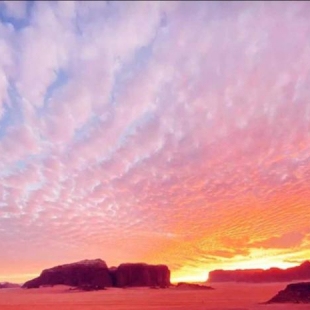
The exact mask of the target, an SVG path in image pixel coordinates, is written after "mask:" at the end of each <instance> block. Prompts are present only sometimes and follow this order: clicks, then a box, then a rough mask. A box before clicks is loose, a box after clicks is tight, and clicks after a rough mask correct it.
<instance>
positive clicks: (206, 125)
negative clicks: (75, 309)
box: [0, 1, 310, 276]
mask: <svg viewBox="0 0 310 310" xmlns="http://www.w3.org/2000/svg"><path fill="white" fill-rule="evenodd" d="M3 5H4V8H5V9H4V11H3V12H4V13H3V14H4V15H1V16H0V17H1V18H0V21H1V23H0V34H1V40H0V52H1V55H2V57H1V59H0V168H1V171H0V178H1V183H0V184H1V187H0V197H1V201H0V228H1V233H2V234H3V238H2V239H1V240H0V246H1V247H3V248H6V249H8V251H6V252H5V253H1V254H0V259H1V261H2V262H3V267H2V268H3V270H2V271H1V268H0V274H4V271H5V270H8V271H9V272H12V276H13V274H14V272H15V271H14V270H15V269H14V268H15V267H16V266H15V265H14V266H15V267H14V268H13V267H10V268H11V269H6V268H8V266H11V265H10V262H11V260H12V257H19V256H20V251H23V252H25V255H24V258H23V257H21V260H22V261H21V263H20V264H21V265H23V263H24V265H27V266H29V271H26V270H24V269H23V270H22V269H19V271H18V270H17V269H18V268H17V269H16V272H19V273H21V272H23V273H29V272H31V273H32V272H37V271H39V269H40V268H45V267H47V266H48V265H49V264H54V263H55V264H58V263H61V262H68V261H70V260H73V259H74V260H75V259H81V255H84V254H81V253H87V256H88V257H92V256H94V257H99V256H101V257H102V258H103V259H105V260H106V261H107V262H108V263H109V264H113V265H116V264H118V263H120V262H123V261H148V262H150V263H167V264H168V265H170V266H172V269H173V274H174V275H175V276H178V275H181V274H182V275H185V273H189V272H192V273H193V274H195V275H198V274H199V273H201V272H202V271H203V275H204V276H205V272H207V271H208V270H210V269H212V268H218V267H221V266H222V267H223V266H230V267H231V266H233V264H237V263H238V262H239V263H240V264H248V265H251V262H252V263H253V262H256V263H257V264H265V265H270V264H271V263H274V264H281V263H282V262H283V261H285V260H295V258H294V257H292V256H291V254H292V253H291V252H292V251H294V253H299V256H298V257H297V258H296V260H299V259H300V258H301V257H304V256H305V255H306V253H307V249H308V248H309V242H308V241H307V240H308V239H306V237H305V236H306V235H307V234H308V232H307V231H306V228H307V227H308V226H309V220H310V218H309V216H308V214H309V212H308V211H307V210H308V201H309V194H308V192H309V191H308V188H307V184H308V181H309V178H310V174H309V172H310V169H309V163H310V161H309V160H310V159H309V155H308V154H309V148H310V146H309V142H308V141H309V137H308V124H309V117H310V106H309V104H308V102H309V91H308V89H309V87H308V84H309V72H310V71H309V69H310V62H309V57H308V55H309V48H310V45H309V43H308V39H307V38H308V37H309V32H310V27H309V25H308V17H309V16H308V15H309V5H308V4H307V3H305V2H296V3H290V2H286V3H284V4H281V5H279V4H278V3H269V2H268V3H267V2H266V3H265V2H262V3H237V2H234V3H220V2H199V3H198V2H196V3H190V2H146V1H145V2H129V3H121V2H96V1H88V2H87V1H85V2H74V1H59V2H34V3H33V4H31V5H29V3H21V2H18V3H17V2H16V3H15V2H14V3H13V2H5V3H4V4H3ZM124 239H126V242H125V243H124V241H123V240H124ZM27 247H28V248H27ZM42 247H44V249H48V251H43V250H38V249H39V248H42ZM64 248H65V249H66V250H64ZM257 251H258V252H257ZM259 251H265V252H264V253H265V256H266V257H267V258H266V259H265V258H264V257H263V254H262V253H261V252H259ZM290 251H291V252H290ZM255 255H258V257H259V260H257V259H258V258H257V257H256V256H255ZM267 259H269V262H268V261H267ZM247 260H248V261H247ZM249 262H250V263H249ZM253 264H254V263H253ZM248 265H247V266H248ZM181 266H184V268H182V267H181ZM6 272H7V271H6Z"/></svg>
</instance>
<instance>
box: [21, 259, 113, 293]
mask: <svg viewBox="0 0 310 310" xmlns="http://www.w3.org/2000/svg"><path fill="white" fill-rule="evenodd" d="M57 284H63V285H69V286H75V287H81V288H83V287H87V288H91V287H92V288H94V289H103V288H104V287H106V286H112V279H111V276H110V273H109V270H108V267H107V265H106V263H105V262H104V261H102V260H101V259H96V260H84V261H80V262H76V263H72V264H66V265H61V266H56V267H53V268H50V269H45V270H43V271H42V273H41V274H40V276H39V277H37V278H35V279H33V280H30V281H28V282H26V283H25V284H24V285H23V287H24V288H37V287H40V286H42V285H57Z"/></svg>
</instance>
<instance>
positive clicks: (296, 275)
mask: <svg viewBox="0 0 310 310" xmlns="http://www.w3.org/2000/svg"><path fill="white" fill-rule="evenodd" d="M308 279H310V262H308V261H306V262H304V263H302V264H301V265H299V266H296V267H291V268H287V269H280V268H270V269H267V270H264V269H245V270H240V269H238V270H214V271H211V272H210V273H209V279H208V282H210V283H212V282H254V283H262V282H291V281H296V280H308Z"/></svg>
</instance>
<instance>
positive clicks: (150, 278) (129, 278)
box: [112, 263, 170, 288]
mask: <svg viewBox="0 0 310 310" xmlns="http://www.w3.org/2000/svg"><path fill="white" fill-rule="evenodd" d="M112 277H114V279H115V286H116V287H127V286H159V287H162V288H165V287H168V286H169V285H170V270H169V269H168V267H167V266H165V265H148V264H144V263H136V264H121V265H120V266H118V268H117V269H116V270H114V271H113V276H112Z"/></svg>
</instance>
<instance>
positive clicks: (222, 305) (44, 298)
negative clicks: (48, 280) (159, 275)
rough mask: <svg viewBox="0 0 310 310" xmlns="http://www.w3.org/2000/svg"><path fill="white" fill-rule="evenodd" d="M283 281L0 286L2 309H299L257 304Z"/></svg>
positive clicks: (305, 306) (274, 291) (275, 290)
mask: <svg viewBox="0 0 310 310" xmlns="http://www.w3.org/2000/svg"><path fill="white" fill-rule="evenodd" d="M281 289H283V283H272V284H270V283H268V284H244V283H234V284H232V283H220V284H216V285H215V286H214V290H194V289H192V290H190V289H189V290H177V289H175V288H167V289H158V290H153V289H150V288H127V289H123V288H107V289H106V290H103V291H93V292H81V291H75V290H70V287H68V286H63V285H60V286H54V287H42V288H36V289H31V290H30V289H29V290H28V289H21V288H14V289H13V288H12V289H2V290H0V309H1V310H12V309H17V310H54V309H57V310H298V309H305V310H306V309H309V307H310V306H309V305H306V304H297V305H296V304H268V305H267V304H260V303H263V302H265V301H267V300H268V299H270V298H271V297H272V296H273V295H275V294H276V293H277V292H278V291H279V290H281Z"/></svg>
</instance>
